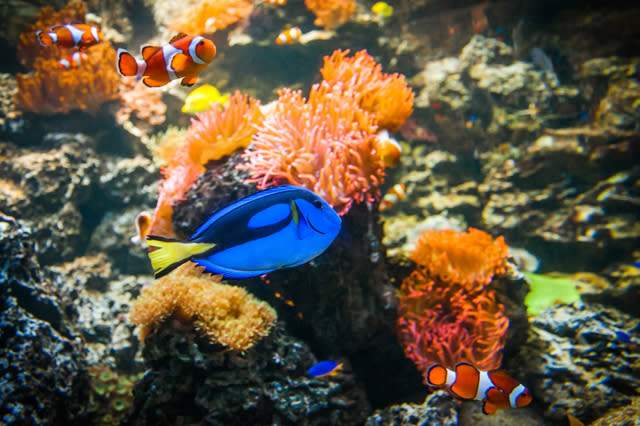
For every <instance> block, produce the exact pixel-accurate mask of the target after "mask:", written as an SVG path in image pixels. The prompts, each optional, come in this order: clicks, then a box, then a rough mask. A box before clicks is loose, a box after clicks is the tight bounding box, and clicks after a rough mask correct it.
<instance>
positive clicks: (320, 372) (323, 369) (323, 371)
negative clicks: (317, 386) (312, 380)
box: [307, 361, 342, 377]
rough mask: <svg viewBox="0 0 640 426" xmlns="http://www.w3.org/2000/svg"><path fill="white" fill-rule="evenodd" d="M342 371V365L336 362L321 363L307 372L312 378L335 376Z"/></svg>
mask: <svg viewBox="0 0 640 426" xmlns="http://www.w3.org/2000/svg"><path fill="white" fill-rule="evenodd" d="M341 370H342V363H337V362H335V361H320V362H319V363H317V364H316V365H314V366H313V367H311V368H310V369H309V371H307V374H308V375H309V376H311V377H322V376H335V375H337V374H338V373H339V372H340V371H341Z"/></svg>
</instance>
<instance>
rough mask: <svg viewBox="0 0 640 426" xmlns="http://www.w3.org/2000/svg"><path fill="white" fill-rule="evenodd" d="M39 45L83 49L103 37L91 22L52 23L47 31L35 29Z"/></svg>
mask: <svg viewBox="0 0 640 426" xmlns="http://www.w3.org/2000/svg"><path fill="white" fill-rule="evenodd" d="M36 38H37V39H38V43H40V46H52V45H54V44H55V45H56V46H58V47H61V48H67V49H68V48H78V49H80V50H84V49H86V48H88V47H91V46H93V45H94V44H98V43H100V42H101V41H102V40H103V39H104V34H103V33H102V30H101V29H100V28H98V27H97V26H96V25H93V24H67V25H54V26H52V27H51V28H49V31H48V32H46V31H36Z"/></svg>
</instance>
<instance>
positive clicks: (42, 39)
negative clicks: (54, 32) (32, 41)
mask: <svg viewBox="0 0 640 426" xmlns="http://www.w3.org/2000/svg"><path fill="white" fill-rule="evenodd" d="M36 39H37V40H38V43H40V46H43V47H46V46H51V45H52V44H53V39H52V38H51V36H50V35H49V33H47V32H45V31H36Z"/></svg>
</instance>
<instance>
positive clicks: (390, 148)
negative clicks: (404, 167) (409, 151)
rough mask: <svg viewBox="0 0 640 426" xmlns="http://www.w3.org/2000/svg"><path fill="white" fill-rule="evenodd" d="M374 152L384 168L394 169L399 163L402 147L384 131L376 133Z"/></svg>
mask: <svg viewBox="0 0 640 426" xmlns="http://www.w3.org/2000/svg"><path fill="white" fill-rule="evenodd" d="M375 147H376V151H377V152H378V154H379V155H380V158H381V159H382V162H383V163H384V165H385V167H396V166H397V165H398V163H399V162H400V154H402V146H400V144H399V143H398V141H397V140H395V139H394V138H392V137H391V136H390V135H389V131H388V130H386V129H384V130H381V131H380V132H378V134H377V135H376V139H375Z"/></svg>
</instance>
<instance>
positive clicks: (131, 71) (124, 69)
mask: <svg viewBox="0 0 640 426" xmlns="http://www.w3.org/2000/svg"><path fill="white" fill-rule="evenodd" d="M116 68H117V69H118V74H120V75H121V76H123V77H133V76H134V75H137V74H138V61H136V58H134V57H133V55H132V54H131V53H129V52H127V51H126V50H125V49H118V59H117V60H116Z"/></svg>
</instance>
